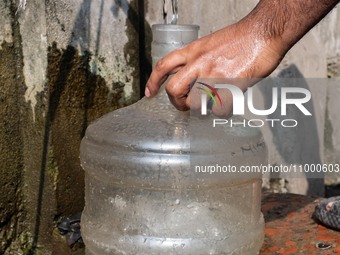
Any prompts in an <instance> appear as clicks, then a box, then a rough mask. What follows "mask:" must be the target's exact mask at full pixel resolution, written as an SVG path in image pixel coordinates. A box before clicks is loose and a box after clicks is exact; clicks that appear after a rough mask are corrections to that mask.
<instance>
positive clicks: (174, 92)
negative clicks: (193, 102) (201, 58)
mask: <svg viewBox="0 0 340 255" xmlns="http://www.w3.org/2000/svg"><path fill="white" fill-rule="evenodd" d="M197 77H198V71H197V69H190V68H189V67H187V66H185V67H183V68H182V69H181V70H180V71H178V72H177V73H176V74H175V75H174V76H172V77H171V79H170V81H169V82H168V84H167V85H166V87H165V89H166V92H167V93H168V96H169V99H170V101H171V103H172V104H173V105H174V106H175V107H176V108H177V109H178V110H180V111H186V110H189V108H190V104H189V101H188V94H189V92H190V87H191V85H192V83H193V81H195V80H196V79H197Z"/></svg>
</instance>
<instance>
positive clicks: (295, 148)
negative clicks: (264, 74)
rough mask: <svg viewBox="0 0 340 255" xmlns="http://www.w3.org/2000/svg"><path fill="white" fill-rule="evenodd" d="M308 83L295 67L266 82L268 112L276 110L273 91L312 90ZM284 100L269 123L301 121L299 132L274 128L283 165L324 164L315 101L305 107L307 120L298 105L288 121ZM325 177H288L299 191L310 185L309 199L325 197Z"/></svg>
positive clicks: (291, 108) (263, 89) (290, 109)
mask: <svg viewBox="0 0 340 255" xmlns="http://www.w3.org/2000/svg"><path fill="white" fill-rule="evenodd" d="M308 82H310V81H308ZM308 82H307V80H306V79H305V78H304V77H303V75H302V74H301V72H300V71H299V69H298V68H297V67H296V66H295V65H290V66H289V67H287V68H286V69H284V70H283V71H281V72H280V73H279V75H278V77H277V78H275V79H272V78H271V79H268V81H265V83H267V84H263V85H264V86H259V87H260V91H261V93H262V94H263V97H264V105H265V109H269V108H270V107H271V106H272V96H271V95H272V87H277V88H280V87H283V86H284V87H299V88H304V89H307V90H310V89H309V86H308ZM300 97H301V96H300ZM289 98H294V97H293V95H292V94H289ZM295 98H299V96H298V95H296V97H295ZM280 100H281V99H280V97H279V101H278V108H277V110H276V111H275V112H274V113H273V114H271V115H269V116H268V119H294V120H297V121H298V125H297V127H295V128H285V127H282V126H281V125H275V127H271V126H270V130H271V132H272V135H273V143H274V145H275V147H276V150H277V151H278V153H279V154H280V157H281V159H282V161H283V162H284V163H286V164H289V165H290V164H293V165H304V164H320V163H322V162H321V158H320V144H319V136H318V131H317V125H316V118H315V112H314V107H313V100H312V99H311V100H310V101H309V102H307V103H305V104H304V106H305V107H306V108H307V109H308V111H310V113H311V114H312V116H305V115H304V114H303V113H302V112H301V111H300V110H299V109H298V108H297V107H296V106H295V105H288V106H287V115H286V116H284V117H283V116H281V101H280ZM270 177H271V178H277V177H278V176H274V175H272V176H270ZM323 177H324V176H323V175H322V174H316V173H314V174H307V175H306V174H303V175H298V174H292V175H291V176H287V179H288V185H289V183H291V184H292V185H293V186H295V187H298V186H301V185H303V183H306V184H307V185H308V187H307V188H308V190H307V194H308V195H318V196H323V195H324V183H323ZM298 188H299V187H298Z"/></svg>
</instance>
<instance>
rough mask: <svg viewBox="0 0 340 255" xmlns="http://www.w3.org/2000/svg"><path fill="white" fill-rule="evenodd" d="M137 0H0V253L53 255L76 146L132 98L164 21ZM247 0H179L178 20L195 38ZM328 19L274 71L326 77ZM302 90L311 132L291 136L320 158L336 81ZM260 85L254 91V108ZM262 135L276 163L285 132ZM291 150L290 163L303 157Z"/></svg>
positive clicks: (78, 198)
mask: <svg viewBox="0 0 340 255" xmlns="http://www.w3.org/2000/svg"><path fill="white" fill-rule="evenodd" d="M138 2H141V1H137V0H99V1H91V0H74V1H67V0H58V1H49V0H48V1H43V2H42V1H37V0H3V1H0V24H1V26H0V59H1V60H2V61H1V62H0V77H1V79H0V91H1V93H0V103H1V107H0V118H1V125H0V158H1V160H0V177H1V178H0V187H1V190H0V240H1V241H0V254H6V255H9V254H18V253H19V254H33V253H34V252H35V251H36V250H38V253H40V254H44V255H45V254H58V255H59V254H60V253H58V252H56V251H55V252H54V253H53V252H52V250H53V247H52V246H53V242H52V240H51V235H52V230H53V228H54V227H55V224H56V220H57V219H59V218H60V216H64V215H70V214H75V213H77V212H79V211H81V210H82V208H83V205H84V201H83V171H82V169H81V168H80V166H79V143H80V140H81V138H82V136H83V134H84V131H85V129H86V126H87V125H88V123H89V122H91V121H92V120H94V119H96V118H98V117H99V116H101V115H103V114H104V113H106V112H108V111H112V110H114V109H117V108H119V107H122V106H125V105H128V104H130V103H132V102H134V101H136V100H138V98H139V95H140V91H143V89H140V87H142V86H143V85H144V81H145V79H146V77H145V73H147V72H148V71H149V69H150V64H149V63H148V61H149V60H150V56H149V55H150V42H151V30H150V26H151V25H152V24H155V23H163V19H162V7H163V6H162V1H159V0H145V1H144V6H143V7H144V10H145V20H144V17H142V16H140V15H139V14H141V13H143V8H140V7H141V6H138V4H137V3H138ZM256 2H257V1H255V0H242V1H236V0H235V1H225V0H209V1H205V0H204V1H194V0H186V1H179V23H196V24H199V25H200V26H201V32H200V34H201V36H203V35H206V34H209V33H211V32H213V31H216V30H217V29H219V28H222V27H224V26H226V25H228V24H231V23H233V22H235V21H237V20H238V19H240V18H241V17H243V16H244V15H245V14H246V13H248V12H249V11H250V10H251V9H252V8H253V7H254V6H255V4H256ZM168 4H169V3H168ZM332 15H333V16H331V17H330V18H329V19H327V20H325V22H324V23H323V24H322V25H320V26H322V27H320V28H317V29H315V30H314V31H313V32H311V33H310V34H309V35H308V36H307V37H305V38H304V39H303V40H302V41H301V42H300V43H299V44H298V45H296V47H295V48H294V49H293V50H292V51H291V52H290V53H289V54H288V55H287V58H286V59H285V60H284V61H283V63H282V64H281V66H280V68H279V69H278V70H277V71H276V73H275V74H274V75H276V76H277V75H288V76H289V75H295V76H298V77H302V78H306V77H325V76H326V56H333V55H334V54H335V53H336V52H338V53H339V36H340V32H339V28H340V26H338V23H339V21H338V19H339V13H338V11H336V12H334V14H332ZM329 38H332V39H331V40H329ZM144 49H145V53H143V52H142V50H144ZM322 49H324V51H323V50H322ZM338 53H337V54H338ZM306 86H307V87H308V88H309V89H311V91H312V94H313V101H312V107H313V109H314V110H313V111H314V114H313V116H314V119H312V120H311V123H312V125H311V126H312V128H309V129H308V131H306V132H303V131H304V130H300V131H299V132H302V133H306V134H305V139H309V138H310V137H313V138H314V139H313V142H312V145H313V146H314V147H315V148H317V149H315V150H314V151H313V153H314V154H311V155H312V157H314V158H316V159H317V160H319V161H322V160H323V144H324V142H323V139H324V138H323V137H324V136H323V134H324V123H326V126H327V127H332V129H331V132H330V133H329V134H330V135H327V137H328V138H329V137H331V138H330V139H331V144H332V146H333V147H332V148H335V147H336V146H337V144H338V143H337V142H336V141H337V140H338V138H339V137H338V133H337V131H336V130H337V128H336V127H337V126H338V125H339V123H340V122H336V120H338V119H339V118H338V117H337V116H336V115H337V114H336V113H337V111H338V110H337V94H338V86H337V85H336V84H333V85H330V86H329V87H328V91H329V92H328V101H327V102H328V103H327V104H326V98H327V88H323V87H322V88H321V87H318V86H316V85H315V84H312V83H311V84H309V83H307V84H306ZM266 91H267V90H265V89H260V88H258V89H257V91H256V93H257V94H258V97H259V98H262V100H261V104H262V105H263V106H264V105H265V102H266V96H267V94H266V93H267V92H266ZM326 105H327V112H328V115H326V117H327V116H328V117H327V118H326V121H325V112H326ZM329 123H331V124H329ZM306 130H307V129H306ZM302 133H295V134H294V135H301V134H302ZM264 134H265V138H266V142H267V144H268V146H269V148H270V150H269V151H270V162H271V163H280V162H285V158H287V155H286V154H285V153H284V148H285V146H288V147H289V146H290V147H294V146H295V143H294V137H291V138H290V139H288V142H287V143H288V145H283V144H281V142H280V141H275V138H274V137H278V136H279V135H285V134H284V133H280V134H279V135H278V134H276V133H274V132H273V130H271V129H270V128H269V127H268V126H267V127H265V128H264ZM308 144H310V143H308ZM328 144H330V143H328ZM327 146H328V145H327ZM327 148H328V147H327ZM299 150H300V151H303V148H299ZM299 155H300V156H299V157H296V161H298V162H304V161H306V160H307V161H308V160H310V158H311V155H304V154H299ZM306 184H308V183H306ZM300 186H301V185H300V184H295V185H292V188H291V190H290V191H294V187H295V188H296V187H300ZM307 190H308V186H304V188H303V189H302V190H300V191H297V192H302V193H303V192H306V191H307ZM37 247H39V249H36V248H37Z"/></svg>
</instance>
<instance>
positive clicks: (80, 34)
mask: <svg viewBox="0 0 340 255" xmlns="http://www.w3.org/2000/svg"><path fill="white" fill-rule="evenodd" d="M92 2H93V1H92V0H84V1H83V2H82V4H81V8H80V11H79V13H78V14H77V17H76V20H75V23H74V26H73V29H72V31H71V37H70V38H69V41H68V45H69V46H68V47H67V49H66V50H59V49H58V48H57V44H56V43H54V44H53V45H52V46H51V47H50V48H49V53H48V70H47V73H48V74H47V79H48V89H49V91H48V94H49V100H48V107H47V114H46V119H45V127H44V140H43V148H42V155H41V167H40V173H39V175H40V176H39V190H38V194H37V208H36V216H35V223H34V224H35V229H34V239H33V242H32V247H31V249H30V251H29V252H28V253H27V254H32V255H33V254H35V253H36V250H37V245H38V243H45V242H48V241H49V240H48V239H50V236H49V234H46V233H44V232H45V229H42V226H43V225H42V224H43V222H44V221H45V220H46V219H43V217H44V210H45V209H44V208H45V207H48V206H49V205H48V202H46V201H47V200H48V198H46V197H44V188H45V187H46V179H45V178H47V177H46V174H47V171H48V168H49V167H50V166H49V163H48V162H49V161H50V160H51V159H50V157H51V154H50V152H51V151H52V157H53V159H52V160H53V161H54V162H55V164H56V167H57V171H58V176H57V178H58V180H57V185H56V193H57V214H56V215H55V219H57V218H59V217H60V216H61V215H70V214H75V213H77V212H80V211H81V210H82V209H83V206H84V173H83V170H82V169H81V167H80V162H79V147H80V141H81V139H82V137H83V136H84V134H85V130H86V128H87V126H88V124H89V122H91V121H93V120H94V119H96V118H98V117H99V116H102V115H103V114H105V113H107V112H109V111H112V110H115V109H117V108H120V107H122V106H124V103H119V102H120V100H119V99H121V98H122V97H123V93H124V90H123V88H124V84H122V83H120V82H117V83H114V84H112V88H113V90H114V92H112V91H111V92H110V91H109V89H108V87H109V86H108V85H107V84H106V82H105V80H104V79H103V78H102V77H100V76H97V75H95V74H93V73H91V72H90V60H91V58H93V57H98V54H99V46H100V43H101V42H100V35H101V33H102V26H103V25H105V24H103V23H102V17H103V7H104V0H100V5H98V6H100V15H99V20H98V27H97V29H96V35H91V34H90V32H91V15H90V10H91V4H92ZM133 2H134V1H132V2H131V3H129V2H128V1H126V0H114V2H113V5H112V8H111V12H112V15H113V16H115V17H116V16H117V11H119V9H121V8H120V7H121V6H122V5H127V6H128V8H127V9H128V12H127V13H125V14H126V16H127V17H128V19H127V21H126V27H127V31H126V34H127V36H128V39H129V42H128V45H127V46H126V47H134V48H137V49H138V48H139V49H142V50H140V55H139V58H140V60H139V65H140V70H138V69H137V70H136V71H137V72H139V76H140V77H144V80H143V78H141V84H142V85H143V86H144V83H145V81H146V77H147V76H148V74H149V72H150V71H151V64H150V59H151V57H147V54H150V51H148V47H149V46H148V47H146V43H147V44H148V42H150V41H151V39H148V41H146V37H147V35H148V34H147V33H150V34H151V32H150V31H151V29H150V26H149V25H148V24H147V23H146V21H145V20H144V6H143V2H144V1H138V3H139V4H140V3H142V6H139V9H138V8H136V6H137V1H135V2H136V3H135V5H134V6H131V5H132V4H133ZM49 4H51V5H52V6H53V4H52V3H49ZM92 8H93V7H92ZM123 9H124V10H125V9H126V8H123ZM135 9H138V11H135ZM54 11H57V10H54ZM79 28H81V29H79ZM129 29H130V31H128V30H129ZM138 34H139V41H136V40H135V38H136V35H137V37H138ZM91 40H95V44H94V45H95V50H94V52H93V54H91V53H90V52H88V48H89V45H90V42H91ZM145 42H146V43H145ZM71 44H72V45H74V44H76V45H79V46H80V50H81V52H82V53H83V54H82V55H80V53H79V52H78V51H77V50H76V49H75V48H74V47H72V46H71ZM92 44H93V43H92ZM143 49H146V50H143ZM128 50H129V49H128ZM141 91H144V89H142V90H141ZM43 201H44V202H43ZM46 203H47V205H46ZM48 210H51V208H49V209H48ZM49 224H50V222H49Z"/></svg>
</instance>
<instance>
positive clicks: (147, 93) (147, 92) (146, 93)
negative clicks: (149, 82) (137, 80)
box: [144, 87, 151, 97]
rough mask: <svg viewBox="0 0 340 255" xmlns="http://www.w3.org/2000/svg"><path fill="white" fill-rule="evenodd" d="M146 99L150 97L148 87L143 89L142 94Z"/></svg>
mask: <svg viewBox="0 0 340 255" xmlns="http://www.w3.org/2000/svg"><path fill="white" fill-rule="evenodd" d="M144 94H145V96H146V97H150V95H151V93H150V90H149V88H148V87H146V88H145V92H144Z"/></svg>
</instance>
